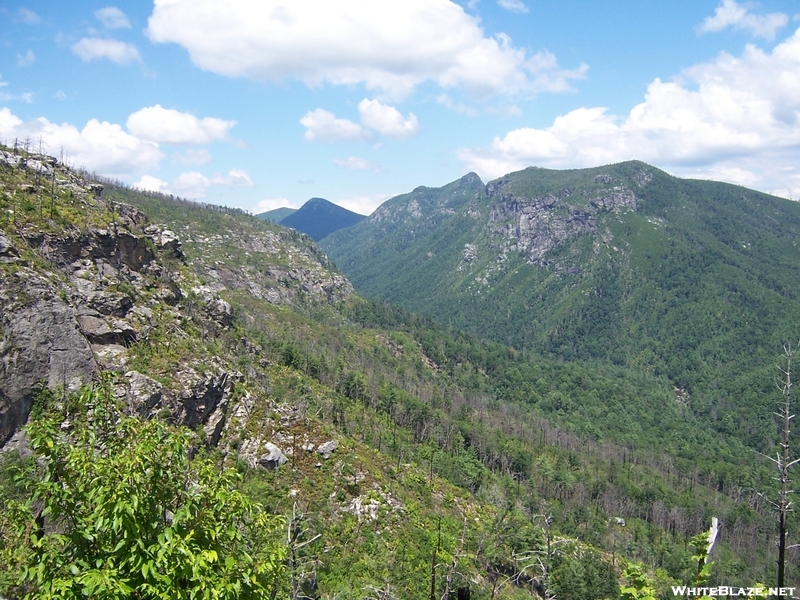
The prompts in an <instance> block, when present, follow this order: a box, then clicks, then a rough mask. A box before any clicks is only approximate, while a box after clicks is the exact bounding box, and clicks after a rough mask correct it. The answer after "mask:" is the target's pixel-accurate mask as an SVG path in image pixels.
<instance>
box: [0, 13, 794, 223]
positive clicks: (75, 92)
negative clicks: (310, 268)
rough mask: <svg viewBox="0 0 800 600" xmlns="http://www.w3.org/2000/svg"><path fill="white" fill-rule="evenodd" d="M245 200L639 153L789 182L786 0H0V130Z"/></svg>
mask: <svg viewBox="0 0 800 600" xmlns="http://www.w3.org/2000/svg"><path fill="white" fill-rule="evenodd" d="M26 139H27V140H29V145H30V146H32V147H33V149H38V148H39V146H40V145H41V147H42V149H43V150H44V151H45V152H47V153H49V154H52V155H54V156H56V157H63V158H64V160H66V161H67V162H68V163H69V164H71V165H73V166H75V167H85V168H87V169H89V170H91V171H95V172H97V173H99V174H102V175H105V176H107V177H112V178H115V179H118V180H121V181H123V182H125V183H127V184H129V185H132V186H134V187H139V188H142V189H149V190H156V191H161V192H164V193H168V194H175V195H176V196H181V197H184V198H190V199H195V200H200V201H203V202H209V203H212V204H223V205H227V206H236V207H240V208H243V209H245V210H248V211H251V212H254V213H260V212H264V211H267V210H271V209H274V208H278V207H281V206H291V207H295V208H297V207H299V206H301V205H302V204H303V203H304V202H305V201H306V200H308V199H309V198H312V197H322V198H326V199H328V200H330V201H332V202H335V203H337V204H339V205H341V206H344V207H346V208H348V209H350V210H354V211H356V212H359V213H361V214H369V213H371V212H372V211H373V210H374V209H375V208H377V206H379V205H380V204H381V203H382V202H384V201H385V200H387V199H389V198H391V197H393V196H395V195H397V194H401V193H405V192H408V191H411V190H413V189H414V188H416V187H417V186H420V185H426V186H430V187H438V186H442V185H445V184H447V183H449V182H450V181H453V180H455V179H458V178H459V177H462V176H463V175H465V174H466V173H468V172H470V171H474V172H476V173H477V174H478V175H480V177H481V178H482V179H483V181H484V182H487V181H490V180H491V179H494V178H497V177H499V176H502V175H504V174H506V173H509V172H512V171H515V170H519V169H522V168H525V167H528V166H540V167H547V168H579V167H592V166H599V165H604V164H610V163H615V162H620V161H624V160H631V159H637V160H643V161H645V162H647V163H649V164H651V165H653V166H656V167H658V168H661V169H663V170H665V171H667V172H669V173H671V174H673V175H677V176H681V177H695V178H704V179H715V180H720V181H727V182H731V183H736V184H741V185H744V186H746V187H750V188H754V189H757V190H761V191H765V192H768V193H773V194H776V195H779V196H783V197H786V198H793V199H797V198H798V197H800V160H798V158H800V2H798V1H797V0H762V1H761V2H747V1H741V2H739V1H737V0H721V1H720V0H692V1H691V2H689V1H682V2H642V1H641V0H603V1H602V2H598V1H597V0H558V1H555V0H549V1H544V0H370V1H365V0H291V1H286V0H155V1H154V2H152V3H151V2H143V1H141V0H131V1H116V2H114V1H113V0H108V1H103V0H100V1H98V2H94V1H88V0H72V1H70V2H53V1H52V0H29V1H22V2H14V1H13V0H11V1H9V0H4V1H3V3H2V5H0V142H4V143H6V144H9V145H10V144H13V143H14V140H26Z"/></svg>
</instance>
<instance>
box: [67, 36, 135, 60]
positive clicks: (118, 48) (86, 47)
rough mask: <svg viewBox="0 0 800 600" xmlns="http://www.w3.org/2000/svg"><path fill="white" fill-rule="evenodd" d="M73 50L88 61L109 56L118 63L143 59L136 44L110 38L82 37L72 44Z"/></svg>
mask: <svg viewBox="0 0 800 600" xmlns="http://www.w3.org/2000/svg"><path fill="white" fill-rule="evenodd" d="M72 51H73V52H74V53H75V54H77V55H78V56H80V57H81V58H82V59H83V60H84V61H86V62H88V61H90V60H96V59H98V58H107V59H108V60H110V61H112V62H115V63H117V64H118V65H125V64H128V63H131V62H139V61H141V57H140V56H139V51H138V50H137V49H136V46H134V45H133V44H126V43H125V42H120V41H119V40H113V39H108V38H82V39H81V40H79V41H78V42H76V43H75V44H73V45H72Z"/></svg>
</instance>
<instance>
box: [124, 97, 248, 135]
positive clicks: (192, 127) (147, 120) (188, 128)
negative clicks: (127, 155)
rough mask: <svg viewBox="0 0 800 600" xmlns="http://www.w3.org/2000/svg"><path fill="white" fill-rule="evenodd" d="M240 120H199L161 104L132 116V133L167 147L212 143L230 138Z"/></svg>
mask: <svg viewBox="0 0 800 600" xmlns="http://www.w3.org/2000/svg"><path fill="white" fill-rule="evenodd" d="M234 125H236V121H226V120H224V119H217V118H214V117H205V118H203V119H198V118H197V117H195V116H194V115H193V114H191V113H184V112H179V111H177V110H173V109H168V108H163V107H162V106H161V105H160V104H156V105H155V106H149V107H147V108H142V109H141V110H138V111H136V112H135V113H133V114H132V115H130V116H129V117H128V120H127V122H126V126H127V127H128V130H129V131H130V132H131V133H132V134H133V135H136V136H138V137H141V138H143V139H146V140H151V141H154V142H159V143H164V144H208V143H210V142H212V141H214V140H220V139H225V138H227V137H228V134H229V132H230V129H231V128H232V127H233V126H234Z"/></svg>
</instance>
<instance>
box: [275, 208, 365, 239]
mask: <svg viewBox="0 0 800 600" xmlns="http://www.w3.org/2000/svg"><path fill="white" fill-rule="evenodd" d="M365 218H366V217H364V215H359V214H358V213H354V212H353V211H350V210H347V209H346V208H342V207H341V206H337V205H336V204H334V203H333V202H328V201H327V200H325V199H324V198H311V200H309V201H308V202H306V203H305V204H303V206H301V207H300V208H299V209H298V210H297V211H295V212H294V213H292V214H291V215H289V216H287V217H284V218H283V219H281V221H280V224H281V225H283V226H284V227H291V228H292V229H296V230H297V231H301V232H303V233H305V234H307V235H309V236H311V238H312V239H313V240H314V241H319V240H321V239H322V238H324V237H325V236H327V235H330V234H331V233H333V232H334V231H338V230H339V229H344V228H345V227H350V226H352V225H355V224H356V223H358V222H359V221H362V220H363V219H365Z"/></svg>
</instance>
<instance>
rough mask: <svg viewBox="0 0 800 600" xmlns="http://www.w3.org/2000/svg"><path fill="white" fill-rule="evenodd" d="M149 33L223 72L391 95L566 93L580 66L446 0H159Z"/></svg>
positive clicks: (580, 73)
mask: <svg viewBox="0 0 800 600" xmlns="http://www.w3.org/2000/svg"><path fill="white" fill-rule="evenodd" d="M147 33H148V35H149V37H150V39H151V40H152V41H153V42H156V43H170V42H172V43H176V44H179V45H181V46H183V47H184V48H186V50H187V51H188V52H189V55H190V57H191V60H192V61H193V62H194V64H195V65H197V66H198V67H200V68H201V69H204V70H207V71H212V72H214V73H218V74H221V75H226V76H229V77H251V78H253V79H258V80H267V81H280V80H284V79H287V78H294V79H300V80H302V81H304V82H305V83H306V84H307V85H309V86H318V85H320V84H322V83H324V82H328V83H331V84H334V85H351V84H365V85H366V87H367V88H368V89H371V90H381V91H382V92H383V93H384V94H387V95H389V96H391V97H393V98H395V99H399V98H402V97H403V96H405V95H407V94H409V93H410V92H411V91H412V90H413V89H414V88H415V87H416V86H417V85H419V84H420V83H422V82H424V81H433V82H435V83H436V84H438V85H439V86H441V87H444V88H461V89H465V90H467V91H468V92H469V93H470V94H472V95H473V96H475V97H486V96H489V95H493V94H509V93H512V94H513V93H528V94H535V93H537V92H540V91H545V90H547V91H554V90H556V91H562V90H563V89H568V88H569V86H568V85H567V82H568V81H569V80H571V79H576V78H580V77H582V76H583V75H584V73H585V67H581V68H578V69H574V70H563V69H561V68H560V67H558V65H557V63H555V62H549V63H546V62H542V61H540V60H537V58H536V56H533V57H531V56H529V55H528V53H527V51H526V50H524V49H521V48H517V47H515V46H514V45H513V44H512V42H511V39H510V38H509V37H508V36H506V35H503V34H498V35H496V36H493V37H487V36H486V35H485V33H484V31H483V29H482V28H481V26H480V21H479V19H478V18H477V17H475V16H472V15H469V14H467V13H466V12H464V9H463V8H462V7H461V6H459V5H458V4H456V3H455V2H452V1H451V0H384V1H382V2H363V1H362V0H337V1H336V2H320V1H319V0H293V1H291V2H289V1H287V0H262V1H261V2H252V1H250V0H228V1H227V2H225V3H220V2H218V1H217V0H193V1H191V2H190V1H188V0H155V6H154V9H153V13H152V15H151V16H150V19H149V22H148V29H147ZM553 81H559V82H561V84H560V85H558V86H553V85H552V82H553ZM542 83H544V84H545V87H542Z"/></svg>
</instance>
